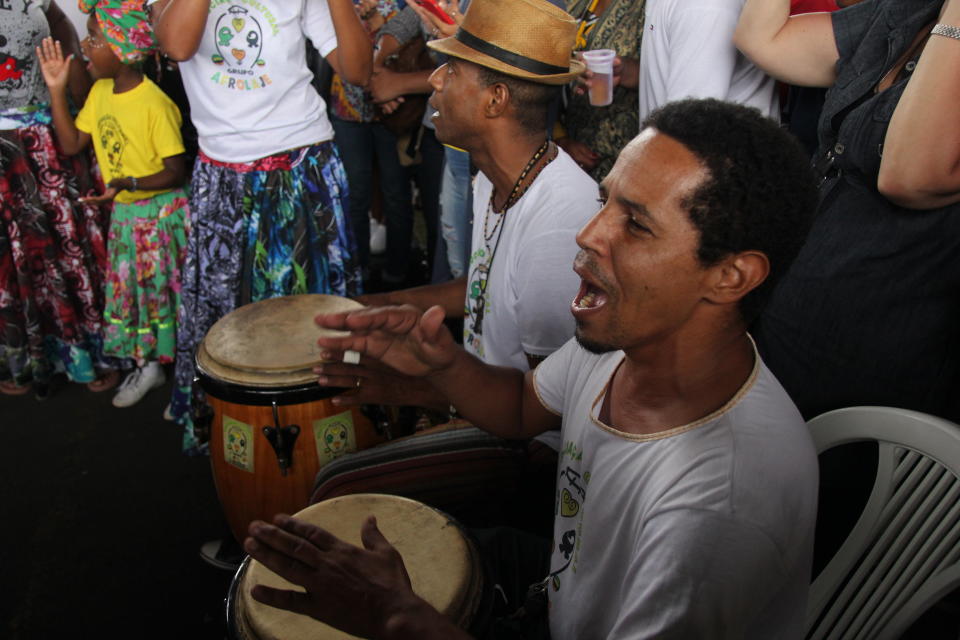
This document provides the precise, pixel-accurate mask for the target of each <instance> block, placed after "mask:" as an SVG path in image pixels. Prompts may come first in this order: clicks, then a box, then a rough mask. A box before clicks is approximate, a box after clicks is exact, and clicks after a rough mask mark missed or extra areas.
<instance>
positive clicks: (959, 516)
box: [807, 390, 960, 640]
mask: <svg viewBox="0 0 960 640" xmlns="http://www.w3.org/2000/svg"><path fill="white" fill-rule="evenodd" d="M958 391H960V390H958ZM808 424H809V427H810V430H811V433H812V435H813V440H814V444H815V445H816V447H817V452H818V453H822V452H823V451H825V450H827V449H830V448H832V447H835V446H838V445H841V444H845V443H850V442H859V441H865V440H872V441H876V442H877V443H878V446H879V460H878V469H877V478H876V482H875V484H874V486H873V490H872V492H871V494H870V498H869V499H868V501H867V505H866V507H865V508H864V510H863V513H862V515H861V516H860V519H859V520H858V521H857V523H856V525H855V526H854V528H853V530H852V531H851V533H850V535H849V536H848V537H847V539H846V541H845V542H844V543H843V545H842V546H841V547H840V550H839V551H837V553H836V555H834V557H833V558H832V559H831V560H830V563H829V564H828V565H827V566H826V567H825V568H824V570H823V571H822V572H821V574H820V575H819V576H817V579H816V580H815V581H814V582H813V585H812V587H811V590H810V601H809V604H808V607H807V638H810V639H816V640H819V639H821V638H823V639H831V640H832V639H840V638H842V639H845V640H846V639H850V640H853V639H861V638H862V639H864V640H875V639H876V640H886V639H894V638H898V637H900V635H901V634H903V633H904V632H905V631H906V630H907V628H908V627H909V626H910V624H911V623H912V622H914V621H915V620H916V619H917V618H918V617H919V616H920V615H921V614H922V613H923V612H924V611H926V610H927V609H928V608H929V607H930V606H932V605H933V604H935V603H936V602H937V601H938V600H939V599H940V598H941V597H943V596H944V595H945V594H947V593H949V592H950V591H952V590H953V589H954V588H956V587H957V585H960V480H958V477H960V426H958V425H956V424H954V423H952V422H949V421H947V420H942V419H940V418H935V417H933V416H930V415H926V414H923V413H918V412H916V411H907V410H905V409H892V408H888V407H851V408H848V409H838V410H836V411H831V412H829V413H825V414H823V415H821V416H818V417H816V418H814V419H813V420H811V421H810V422H809V423H808Z"/></svg>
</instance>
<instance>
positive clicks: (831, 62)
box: [733, 0, 840, 87]
mask: <svg viewBox="0 0 960 640" xmlns="http://www.w3.org/2000/svg"><path fill="white" fill-rule="evenodd" d="M733 42H734V44H736V45H737V48H738V49H740V51H742V52H743V54H744V55H746V56H747V57H748V58H750V60H752V61H753V63H754V64H755V65H757V66H758V67H760V68H761V69H763V70H764V71H766V72H767V73H768V74H770V75H771V76H773V77H774V78H777V79H778V80H782V81H783V82H786V83H788V84H794V85H799V86H804V87H829V86H831V85H832V84H833V82H834V80H836V64H837V60H838V59H839V57H840V53H839V51H837V43H836V40H835V39H834V35H833V20H832V18H831V17H830V14H829V13H810V14H804V15H799V16H794V17H792V18H791V17H790V0H747V2H746V4H745V5H744V7H743V11H742V12H741V13H740V21H739V22H738V23H737V30H736V32H735V33H734V36H733Z"/></svg>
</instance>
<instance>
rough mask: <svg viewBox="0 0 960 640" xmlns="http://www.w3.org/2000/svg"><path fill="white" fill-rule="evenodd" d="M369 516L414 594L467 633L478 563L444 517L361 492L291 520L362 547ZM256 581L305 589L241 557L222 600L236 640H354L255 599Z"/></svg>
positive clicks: (478, 587)
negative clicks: (402, 568) (397, 559)
mask: <svg viewBox="0 0 960 640" xmlns="http://www.w3.org/2000/svg"><path fill="white" fill-rule="evenodd" d="M371 514H372V515H374V516H376V518H377V527H378V528H379V529H380V531H381V532H382V533H383V535H384V537H386V539H387V540H388V541H389V542H390V543H391V544H392V545H393V546H394V547H396V549H397V551H398V552H399V553H400V556H401V557H402V558H403V562H404V565H405V566H406V569H407V573H408V575H409V576H410V583H411V585H412V586H413V591H414V593H416V594H417V595H418V596H420V597H421V598H423V599H424V600H426V601H427V602H429V603H430V604H431V605H433V606H434V607H435V608H436V609H437V610H438V611H440V612H441V613H443V614H444V615H446V616H447V617H449V618H450V619H451V620H452V621H453V622H454V623H455V624H457V626H459V627H460V628H462V629H468V628H469V626H470V624H471V622H472V621H473V618H474V616H475V615H476V614H477V611H478V608H479V607H480V601H481V598H482V594H483V590H484V575H483V565H482V563H481V561H480V556H479V554H478V553H477V550H476V547H475V546H474V544H473V542H471V540H470V538H469V537H468V536H467V534H466V533H465V532H464V530H463V529H462V528H461V527H460V525H459V524H457V522H456V521H454V520H453V519H452V518H450V517H449V516H447V515H446V514H444V513H442V512H440V511H437V510H436V509H433V508H431V507H429V506H427V505H425V504H423V503H420V502H417V501H416V500H410V499H409V498H401V497H399V496H391V495H383V494H370V493H359V494H353V495H349V496H342V497H339V498H333V499H332V500H327V501H324V502H319V503H317V504H314V505H311V506H309V507H307V508H306V509H304V510H303V511H301V512H299V513H297V514H295V515H294V517H295V518H298V519H300V520H305V521H307V522H309V523H311V524H314V525H317V526H319V527H321V528H323V529H326V530H327V531H329V532H330V533H332V534H333V535H335V536H337V537H338V538H340V539H341V540H344V541H346V542H349V543H351V544H354V545H357V546H362V543H361V541H360V527H361V525H362V524H363V521H364V520H365V519H366V518H367V516H369V515H371ZM258 584H263V585H267V586H270V587H274V588H277V589H296V590H299V591H303V588H302V587H299V586H297V585H293V584H291V583H289V582H287V581H286V580H284V579H283V578H281V577H280V576H278V575H276V574H275V573H273V572H272V571H270V570H269V569H267V568H266V567H265V566H264V565H262V564H260V563H259V562H257V561H256V560H253V559H252V558H247V559H246V560H245V561H244V562H243V564H242V565H241V567H240V570H239V571H237V575H236V576H235V577H234V580H233V584H232V585H231V587H230V594H229V597H228V598H227V623H228V626H229V630H230V633H231V634H232V636H233V638H234V640H280V639H284V640H288V639H289V640H292V639H300V638H303V639H307V638H309V639H312V640H346V639H350V638H355V636H352V635H349V634H347V633H344V632H342V631H339V630H337V629H333V628H332V627H330V626H328V625H326V624H323V623H322V622H319V621H317V620H314V619H313V618H310V617H308V616H304V615H300V614H297V613H293V612H290V611H285V610H282V609H275V608H273V607H270V606H268V605H265V604H262V603H260V602H258V601H256V600H254V598H253V596H252V595H251V593H250V592H251V590H252V589H253V587H254V586H255V585H258Z"/></svg>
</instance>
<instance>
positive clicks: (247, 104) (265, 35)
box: [154, 0, 337, 162]
mask: <svg viewBox="0 0 960 640" xmlns="http://www.w3.org/2000/svg"><path fill="white" fill-rule="evenodd" d="M154 1H155V0H154ZM305 36H306V37H309V38H310V40H311V41H313V45H314V46H315V47H316V49H317V50H318V51H319V52H320V54H321V55H323V56H326V55H327V54H329V53H330V52H331V51H333V50H334V49H336V48H337V37H336V33H335V31H334V28H333V21H332V19H331V18H330V9H329V7H328V6H327V2H326V0H212V1H211V2H210V13H209V14H208V16H207V24H206V29H205V31H204V34H203V38H202V40H201V42H200V48H199V49H198V50H197V53H196V54H195V55H194V56H193V57H192V58H190V59H189V60H187V61H186V62H181V63H180V72H181V74H182V76H183V84H184V87H185V88H186V91H187V96H188V97H189V99H190V117H191V119H192V120H193V124H194V125H195V126H196V127H197V133H198V135H199V143H200V148H201V149H202V150H203V152H204V153H206V154H207V155H208V156H210V157H211V158H214V159H215V160H220V161H223V162H248V161H251V160H256V159H258V158H263V157H266V156H269V155H273V154H275V153H279V152H281V151H286V150H288V149H294V148H297V147H302V146H306V145H309V144H314V143H317V142H322V141H324V140H330V139H332V138H333V127H332V126H331V125H330V122H329V120H328V118H327V114H326V105H325V104H324V102H323V99H322V98H321V97H320V96H319V95H318V94H317V92H316V91H315V90H314V88H313V86H312V85H311V84H310V83H311V81H312V80H313V76H312V74H311V72H310V70H309V69H308V68H307V65H306V62H305V46H306V41H305V39H304V37H305Z"/></svg>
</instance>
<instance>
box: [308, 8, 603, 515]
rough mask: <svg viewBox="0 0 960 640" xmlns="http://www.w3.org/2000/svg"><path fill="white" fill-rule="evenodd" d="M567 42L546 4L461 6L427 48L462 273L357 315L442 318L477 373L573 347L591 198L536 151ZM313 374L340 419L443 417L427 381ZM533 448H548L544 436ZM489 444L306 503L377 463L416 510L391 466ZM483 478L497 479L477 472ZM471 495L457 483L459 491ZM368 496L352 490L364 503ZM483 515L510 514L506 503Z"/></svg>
mask: <svg viewBox="0 0 960 640" xmlns="http://www.w3.org/2000/svg"><path fill="white" fill-rule="evenodd" d="M575 37H576V23H575V21H574V20H573V18H571V17H570V16H569V15H568V14H566V13H565V12H563V11H562V10H560V9H558V8H557V7H556V6H554V5H552V4H551V3H549V2H547V1H546V0H474V2H473V3H472V4H471V6H470V8H469V10H468V11H467V13H466V16H465V17H464V19H463V22H462V24H461V25H460V28H459V30H458V31H457V33H456V34H455V35H454V36H452V37H449V38H445V39H442V40H436V41H431V42H430V43H429V46H431V47H432V48H433V49H435V50H437V51H438V52H441V53H443V54H445V55H446V56H448V62H447V63H445V64H444V65H442V66H441V67H439V68H438V69H437V70H436V71H435V72H434V73H433V75H432V76H431V78H430V83H431V85H432V86H433V88H434V92H433V95H432V96H431V98H430V109H431V110H433V111H434V112H435V113H434V114H433V122H434V124H435V126H436V135H437V137H438V139H439V140H440V141H441V142H443V143H446V144H450V145H453V146H456V147H459V148H461V149H465V150H466V151H468V152H469V153H470V157H471V159H472V161H473V163H474V164H475V165H476V166H477V168H478V169H479V174H478V177H477V181H476V185H475V191H474V224H473V238H472V251H471V259H470V265H469V269H468V272H467V275H466V276H465V277H462V278H459V279H457V280H453V281H451V282H448V283H443V284H439V285H431V286H426V287H419V288H415V289H407V290H403V291H396V292H391V293H386V294H377V295H371V296H364V297H362V298H361V300H362V301H363V302H365V303H368V304H373V305H384V304H411V305H413V306H415V307H418V308H421V309H427V308H429V307H430V306H433V305H441V306H442V307H443V308H444V310H445V312H446V314H447V316H448V317H454V318H463V320H464V333H463V343H464V346H465V347H466V349H467V350H468V351H469V352H470V353H472V354H474V355H476V356H477V357H479V358H480V359H482V360H484V361H485V362H488V363H490V364H494V365H499V366H510V367H514V368H518V369H521V370H524V371H526V370H528V369H530V368H531V367H533V366H535V365H536V363H537V362H538V361H539V360H542V359H543V358H545V357H546V356H548V355H549V354H550V353H552V352H553V351H555V350H556V349H558V348H559V347H560V346H561V345H562V344H563V343H564V342H566V341H567V340H568V339H569V338H570V337H571V336H572V335H573V330H574V325H573V320H572V318H571V317H570V314H569V313H568V312H567V302H566V301H567V300H569V299H570V297H571V296H572V295H573V294H574V293H575V292H576V288H577V281H576V277H575V275H574V274H573V273H572V272H571V271H570V268H569V265H570V262H571V260H572V259H573V256H574V254H575V253H576V242H575V235H576V232H577V230H578V229H579V228H580V227H581V226H583V224H584V223H585V222H586V221H587V220H588V219H589V218H590V216H591V215H593V213H594V212H595V211H596V210H597V209H598V208H599V204H598V200H597V198H598V190H597V185H596V183H595V182H594V181H593V180H592V179H591V178H590V177H589V176H588V175H587V174H586V173H585V172H584V171H583V170H582V169H581V168H580V167H579V166H577V164H576V163H575V162H574V160H573V159H572V158H571V157H570V156H568V155H567V154H566V152H564V151H563V150H562V149H560V148H558V147H557V145H555V144H554V143H553V142H551V141H549V140H548V139H547V135H546V126H545V122H546V117H547V111H548V108H549V106H550V104H551V102H552V101H553V100H554V99H555V98H556V96H557V95H558V93H559V90H560V87H561V86H562V85H564V84H565V83H568V82H570V81H571V80H573V79H574V78H576V77H577V76H578V75H579V74H580V73H581V72H582V71H583V65H582V63H580V62H579V61H577V60H575V59H573V58H572V56H571V51H572V48H573V45H574V40H575ZM318 372H319V373H320V379H319V383H320V384H323V385H328V386H335V387H336V386H339V387H354V388H356V391H355V392H354V393H352V394H346V395H342V396H339V397H338V399H337V400H336V401H337V402H338V403H339V404H342V405H344V406H348V405H359V404H387V405H390V404H393V405H414V406H420V407H428V408H433V409H436V410H443V411H446V410H448V409H449V406H450V405H449V401H448V400H447V399H446V397H445V396H444V395H443V394H442V393H440V392H439V391H438V390H436V389H435V388H434V387H432V385H430V384H429V383H428V382H426V381H423V380H416V379H413V378H407V377H402V376H399V375H395V374H393V373H392V372H390V373H388V372H385V371H383V370H382V368H376V367H374V366H371V365H370V364H369V363H367V362H362V363H360V364H347V363H334V364H326V365H323V366H322V367H320V368H319V369H318ZM454 440H456V441H457V443H456V444H455V445H454V444H453V441H454ZM492 440H496V443H495V444H494V443H491V441H492ZM540 441H541V442H545V443H546V444H547V445H549V446H550V447H552V448H553V449H555V450H556V449H559V439H558V436H557V434H556V433H554V434H547V435H545V436H543V438H541V439H540ZM502 443H503V441H502V440H499V439H493V438H491V437H490V436H488V435H486V434H485V433H483V432H481V431H479V430H477V429H472V430H470V429H460V430H458V431H457V432H449V431H448V432H445V433H439V434H431V435H425V436H421V437H419V438H417V439H416V442H413V443H411V442H410V441H405V442H399V443H396V444H394V443H389V444H387V445H383V446H382V447H377V448H375V449H370V450H367V451H363V452H359V453H357V454H353V455H350V456H346V457H344V458H341V459H339V460H336V461H334V462H333V463H331V464H330V465H327V466H326V467H324V470H323V472H322V473H321V475H320V476H319V477H318V481H317V486H318V490H317V493H316V494H315V498H316V499H321V498H325V497H329V495H330V494H329V493H326V492H325V491H326V489H325V487H330V486H334V485H335V486H336V488H337V491H338V492H339V493H348V492H350V491H349V490H345V489H344V487H349V486H351V484H352V483H351V478H352V477H357V478H360V477H362V476H367V475H369V474H367V473H366V472H365V471H364V470H365V469H369V468H370V465H372V464H374V463H373V462H371V461H373V460H377V461H380V462H377V463H376V464H377V465H378V474H377V477H382V478H384V486H385V487H388V488H389V490H390V492H391V493H400V494H402V495H409V496H411V497H420V496H419V495H418V494H417V493H412V492H405V491H404V487H403V486H398V485H397V484H391V483H392V482H393V481H394V480H395V479H396V478H397V474H396V473H394V472H393V469H392V466H391V465H393V464H394V463H395V462H396V461H397V460H401V459H404V460H405V459H410V458H416V459H417V460H419V461H423V462H422V463H421V465H420V470H421V471H422V474H423V475H429V474H431V473H434V472H435V471H436V467H431V466H430V465H431V462H430V461H431V458H428V457H427V456H429V455H430V454H431V453H432V452H434V451H439V450H448V449H449V448H450V447H451V446H452V445H453V446H456V447H457V449H458V450H459V451H461V452H464V451H467V450H473V451H479V450H480V449H481V448H483V449H484V450H489V448H490V447H493V446H496V447H502V446H503V444H502ZM530 448H531V449H533V450H534V454H535V455H534V456H533V457H534V458H536V459H538V460H539V459H540V456H542V458H543V459H545V460H547V461H548V462H546V463H545V464H544V466H545V467H548V471H546V472H545V473H544V474H543V476H542V477H546V478H547V482H546V483H545V484H550V485H552V479H551V478H552V475H553V469H552V463H551V462H549V461H550V460H551V459H554V460H555V455H554V454H550V453H549V450H548V449H547V448H546V447H543V446H540V445H539V443H535V444H532V445H530ZM465 455H468V454H465ZM482 455H486V454H482ZM511 455H512V454H511ZM391 456H394V457H393V458H391ZM520 457H521V458H522V461H521V462H520V463H519V464H521V465H526V466H524V468H525V469H529V468H530V466H529V465H527V461H529V460H530V459H531V458H529V457H526V454H525V453H521V454H520ZM384 460H387V462H385V463H384V462H382V461H384ZM494 473H498V474H499V473H501V472H500V471H499V470H497V469H493V467H490V474H494ZM490 474H488V475H490ZM423 475H421V476H420V477H418V481H419V480H422V477H423ZM538 477H541V476H538ZM447 478H448V476H444V479H447ZM492 479H493V478H492V477H491V480H492ZM500 480H502V478H498V479H497V481H498V482H499V481H500ZM456 482H459V480H457V481H453V480H451V482H449V483H446V486H452V485H453V484H455V483H456ZM420 484H423V483H422V482H420ZM463 484H464V485H465V484H466V482H465V481H464V483H463ZM477 484H478V483H476V482H472V481H471V483H470V486H464V492H469V491H472V490H473V487H475V486H476V485H477ZM479 484H483V482H481V483H479ZM457 486H458V487H459V486H460V485H457ZM376 488H377V487H371V486H369V485H368V484H367V485H364V486H363V490H368V491H369V490H371V489H376ZM488 489H489V487H488ZM549 490H551V491H552V486H551V487H550V488H549ZM448 493H449V494H450V495H451V497H454V498H456V499H457V500H459V501H461V502H463V501H464V500H465V499H466V498H465V497H464V495H465V494H464V493H461V492H459V488H458V489H457V490H456V491H454V490H450V491H449V492H448ZM454 494H456V495H454ZM488 494H489V491H488ZM512 502H513V503H519V502H523V500H521V499H516V500H513V501H512ZM438 506H443V507H445V508H446V507H447V504H445V503H443V502H441V503H440V504H439V505H438ZM497 508H498V509H501V508H505V509H508V510H511V511H513V512H516V511H522V508H519V507H515V506H514V505H513V504H512V503H511V504H510V505H507V506H506V507H497ZM549 520H550V513H549V512H548V510H544V513H543V517H542V518H539V521H542V522H543V523H544V528H546V527H549Z"/></svg>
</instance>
